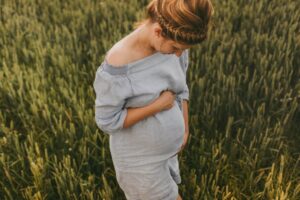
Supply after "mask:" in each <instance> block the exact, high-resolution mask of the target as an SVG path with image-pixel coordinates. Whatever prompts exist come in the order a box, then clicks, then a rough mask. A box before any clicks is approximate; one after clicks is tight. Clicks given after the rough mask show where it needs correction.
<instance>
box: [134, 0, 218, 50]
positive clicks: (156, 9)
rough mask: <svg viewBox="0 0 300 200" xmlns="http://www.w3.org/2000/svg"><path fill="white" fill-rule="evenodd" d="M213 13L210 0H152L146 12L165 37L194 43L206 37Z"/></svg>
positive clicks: (184, 42) (189, 43) (180, 41)
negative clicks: (157, 24) (156, 23)
mask: <svg viewBox="0 0 300 200" xmlns="http://www.w3.org/2000/svg"><path fill="white" fill-rule="evenodd" d="M213 13H214V8H213V6H212V3H211V2H210V0H152V1H151V2H150V3H149V4H148V6H147V13H146V14H147V18H148V19H150V20H151V21H152V22H158V23H159V25H160V26H161V28H162V35H163V36H164V37H165V38H168V39H171V40H174V41H177V42H179V43H183V44H188V45H194V44H197V43H201V42H202V41H204V40H206V39H207V34H208V30H209V27H210V18H211V16H212V15H213ZM137 24H138V23H137ZM137 24H136V25H137Z"/></svg>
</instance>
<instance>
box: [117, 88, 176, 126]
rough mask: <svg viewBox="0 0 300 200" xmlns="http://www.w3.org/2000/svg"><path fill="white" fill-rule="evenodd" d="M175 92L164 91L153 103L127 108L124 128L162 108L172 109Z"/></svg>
mask: <svg viewBox="0 0 300 200" xmlns="http://www.w3.org/2000/svg"><path fill="white" fill-rule="evenodd" d="M174 100H175V94H174V93H173V92H171V91H163V92H162V93H161V95H160V96H159V97H158V98H157V99H156V100H155V101H154V102H152V103H150V104H149V105H147V106H144V107H138V108H127V115H126V118H125V120H124V124H123V128H128V127H130V126H132V125H134V124H135V123H137V122H139V121H141V120H143V119H145V118H147V117H149V116H152V115H154V114H156V113H158V112H161V111H162V110H166V109H170V108H171V107H172V106H173V103H174Z"/></svg>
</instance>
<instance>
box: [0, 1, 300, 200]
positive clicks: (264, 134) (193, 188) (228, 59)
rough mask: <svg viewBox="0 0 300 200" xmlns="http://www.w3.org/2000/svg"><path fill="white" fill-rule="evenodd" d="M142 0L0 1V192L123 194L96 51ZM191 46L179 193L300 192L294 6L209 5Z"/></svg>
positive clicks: (16, 198) (299, 50) (257, 198)
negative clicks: (100, 97) (98, 112)
mask: <svg viewBox="0 0 300 200" xmlns="http://www.w3.org/2000/svg"><path fill="white" fill-rule="evenodd" d="M146 4H147V1H146V0H125V1H113V0H102V1H100V0H98V1H96V0H64V1H60V0H51V1H46V0H40V1H38V0H0V177H1V178H0V199H1V200H2V199H3V200H21V199H36V200H40V199H51V200H52V199H53V200H57V199H64V200H66V199H70V200H76V199H87V200H93V199H103V200H104V199H105V200H123V199H125V196H124V194H123V193H122V191H121V189H120V188H119V186H118V185H117V182H116V178H115V172H114V169H113V165H112V160H111V156H110V152H109V147H108V144H109V143H108V142H109V141H108V139H109V137H108V135H106V134H103V133H102V132H101V130H99V129H98V128H97V126H96V123H95V121H94V100H95V94H94V91H93V87H92V84H93V81H94V76H95V72H96V69H97V68H98V67H99V65H100V64H101V62H102V61H103V58H104V54H105V52H106V51H107V50H108V49H109V48H110V47H111V46H112V45H113V44H114V43H115V42H117V41H118V40H119V39H121V38H122V37H123V36H125V35H126V34H128V33H129V32H130V31H132V25H133V22H135V21H136V20H137V19H139V18H141V17H142V14H143V8H144V6H145V5H146ZM213 4H214V6H215V16H214V18H213V20H214V24H215V28H214V30H213V32H212V33H211V34H210V36H209V39H208V40H206V41H205V42H203V43H201V44H200V45H197V46H195V47H193V48H192V49H191V52H190V65H189V69H188V72H187V78H188V85H189V89H190V104H189V111H190V112H189V122H190V138H189V140H188V144H187V146H186V147H185V149H184V151H183V152H181V154H180V155H179V158H180V169H181V176H182V184H180V185H179V192H180V194H181V196H182V197H183V199H184V200H200V199H201V200H202V199H224V200H225V199H232V200H234V199H237V200H241V199H253V200H264V199H267V200H269V199H270V200H275V199H276V200H288V199H289V200H299V199H300V24H299V22H300V10H299V8H300V1H299V0H273V1H269V0H260V1H247V0H223V1H216V0H214V1H213Z"/></svg>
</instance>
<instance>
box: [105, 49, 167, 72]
mask: <svg viewBox="0 0 300 200" xmlns="http://www.w3.org/2000/svg"><path fill="white" fill-rule="evenodd" d="M160 54H161V53H160V52H155V53H153V54H151V55H148V56H146V57H143V58H140V59H138V60H135V61H132V62H130V63H127V64H123V65H118V66H116V65H111V64H109V63H108V62H107V59H106V55H107V54H106V55H105V57H104V63H105V64H107V65H109V66H111V67H114V68H124V67H131V66H134V65H137V64H141V63H143V62H146V61H147V60H149V59H151V58H154V57H157V56H158V55H160Z"/></svg>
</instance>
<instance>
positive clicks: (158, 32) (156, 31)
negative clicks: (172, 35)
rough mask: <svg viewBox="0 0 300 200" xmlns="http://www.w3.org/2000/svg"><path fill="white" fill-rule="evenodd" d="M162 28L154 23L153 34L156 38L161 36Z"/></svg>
mask: <svg viewBox="0 0 300 200" xmlns="http://www.w3.org/2000/svg"><path fill="white" fill-rule="evenodd" d="M161 32H162V29H161V27H160V25H159V24H158V23H155V24H154V35H155V36H156V37H158V38H160V37H162V35H161Z"/></svg>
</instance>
